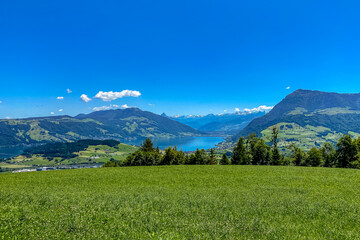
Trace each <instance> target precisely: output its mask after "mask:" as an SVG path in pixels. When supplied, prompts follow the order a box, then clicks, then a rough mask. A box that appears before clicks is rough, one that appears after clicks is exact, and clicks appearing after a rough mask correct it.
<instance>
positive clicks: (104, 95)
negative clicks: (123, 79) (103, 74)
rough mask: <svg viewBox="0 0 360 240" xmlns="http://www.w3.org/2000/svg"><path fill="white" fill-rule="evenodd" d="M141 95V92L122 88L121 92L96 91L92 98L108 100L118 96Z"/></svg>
mask: <svg viewBox="0 0 360 240" xmlns="http://www.w3.org/2000/svg"><path fill="white" fill-rule="evenodd" d="M140 95H141V93H140V92H139V91H132V90H123V91H121V92H113V91H110V92H103V91H100V92H98V93H97V94H96V95H95V97H94V98H98V99H101V100H103V101H105V102H110V101H113V100H116V99H118V98H123V97H139V96H140Z"/></svg>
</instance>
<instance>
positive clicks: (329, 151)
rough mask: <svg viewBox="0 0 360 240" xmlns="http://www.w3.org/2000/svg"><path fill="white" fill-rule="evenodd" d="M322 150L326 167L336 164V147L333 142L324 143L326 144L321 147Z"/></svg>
mask: <svg viewBox="0 0 360 240" xmlns="http://www.w3.org/2000/svg"><path fill="white" fill-rule="evenodd" d="M320 151H321V154H322V158H323V161H324V167H334V166H336V154H335V148H334V146H333V145H332V144H331V143H328V142H326V143H324V145H323V146H322V147H321V148H320Z"/></svg>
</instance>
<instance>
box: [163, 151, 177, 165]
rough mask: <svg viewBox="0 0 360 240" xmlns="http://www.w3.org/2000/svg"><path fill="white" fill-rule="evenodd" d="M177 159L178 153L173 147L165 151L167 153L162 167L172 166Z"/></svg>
mask: <svg viewBox="0 0 360 240" xmlns="http://www.w3.org/2000/svg"><path fill="white" fill-rule="evenodd" d="M175 158H176V151H174V150H173V149H172V148H171V147H168V148H166V149H165V153H164V155H163V156H162V159H161V162H160V165H171V164H172V163H173V162H174V160H175Z"/></svg>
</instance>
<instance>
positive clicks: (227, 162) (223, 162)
mask: <svg viewBox="0 0 360 240" xmlns="http://www.w3.org/2000/svg"><path fill="white" fill-rule="evenodd" d="M230 164H231V162H230V159H229V158H228V157H227V156H226V154H225V153H223V155H222V158H221V160H220V165H230Z"/></svg>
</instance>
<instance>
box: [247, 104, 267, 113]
mask: <svg viewBox="0 0 360 240" xmlns="http://www.w3.org/2000/svg"><path fill="white" fill-rule="evenodd" d="M271 109H273V106H266V105H262V106H259V107H256V108H251V109H249V108H245V109H244V112H248V113H256V112H267V111H270V110H271Z"/></svg>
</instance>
